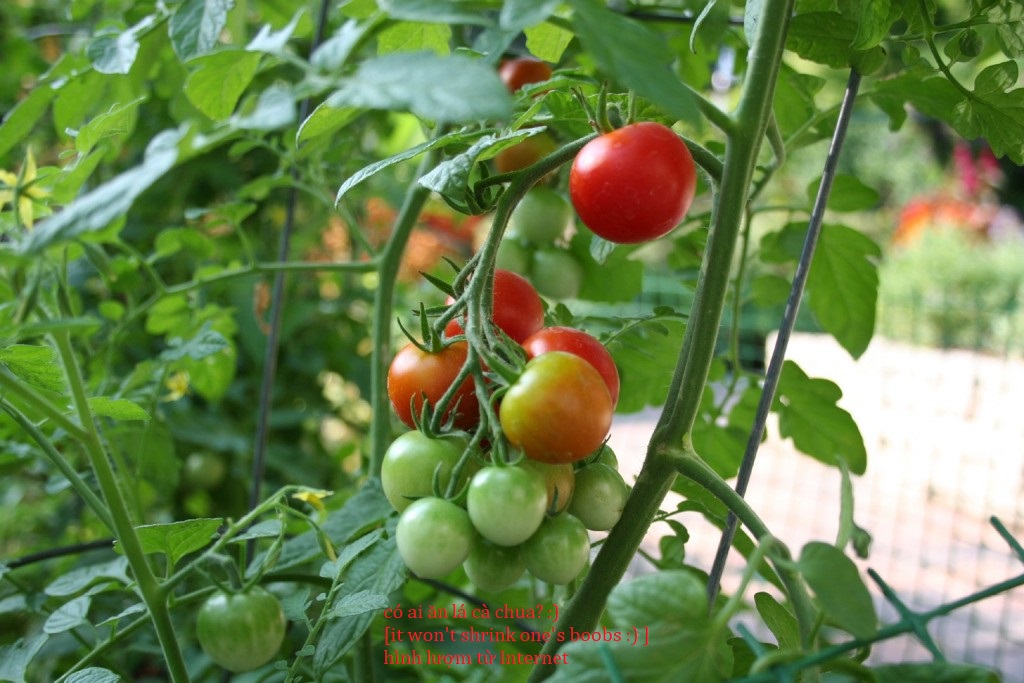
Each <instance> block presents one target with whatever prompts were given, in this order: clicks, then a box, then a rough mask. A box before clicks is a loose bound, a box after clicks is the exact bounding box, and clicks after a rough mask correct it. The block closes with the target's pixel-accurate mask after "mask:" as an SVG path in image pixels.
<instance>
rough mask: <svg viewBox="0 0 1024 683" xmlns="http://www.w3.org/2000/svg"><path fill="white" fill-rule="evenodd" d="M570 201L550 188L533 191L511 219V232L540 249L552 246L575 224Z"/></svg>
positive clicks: (533, 189) (509, 226)
mask: <svg viewBox="0 0 1024 683" xmlns="http://www.w3.org/2000/svg"><path fill="white" fill-rule="evenodd" d="M572 217H573V210H572V205H571V204H570V203H569V200H568V199H566V198H565V197H563V196H562V195H561V194H559V193H558V192H556V191H555V190H552V189H551V188H549V187H540V186H538V187H534V188H532V189H531V190H530V191H529V192H527V193H526V195H525V196H524V197H523V199H522V201H520V202H519V204H517V205H516V207H515V208H514V209H513V210H512V215H511V216H509V223H508V229H509V231H510V232H511V233H512V234H514V235H516V236H518V237H520V238H521V239H524V240H526V241H527V242H532V243H533V244H537V245H548V244H552V243H553V242H554V241H555V240H557V239H558V238H559V237H561V236H562V233H563V232H565V228H566V226H567V225H569V221H571V220H572Z"/></svg>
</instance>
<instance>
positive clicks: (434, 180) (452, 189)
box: [342, 128, 544, 199]
mask: <svg viewBox="0 0 1024 683" xmlns="http://www.w3.org/2000/svg"><path fill="white" fill-rule="evenodd" d="M543 131H544V128H527V129H524V130H517V131H512V132H508V133H502V134H500V135H485V136H484V137H482V138H479V139H477V140H476V141H475V142H473V144H472V145H470V147H469V149H467V150H466V151H465V152H462V153H461V154H457V155H455V156H453V157H452V158H450V159H446V160H444V161H442V162H441V163H439V164H438V165H437V166H435V167H434V168H433V169H432V170H431V171H430V172H429V173H427V174H426V175H424V176H423V177H422V178H420V179H419V184H420V185H422V186H423V187H426V188H428V189H430V190H433V191H434V192H437V193H438V194H442V195H447V196H449V197H453V198H455V199H461V198H462V194H463V192H464V191H465V188H466V185H467V183H468V182H469V177H470V175H471V174H472V172H473V165H474V164H475V163H476V162H477V160H478V159H479V160H484V159H489V158H491V157H493V156H494V155H496V154H497V153H498V152H500V151H501V150H503V149H506V148H508V147H512V146H513V145H515V144H517V143H518V142H520V141H522V140H525V139H526V138H528V137H531V136H533V135H537V134H539V133H541V132H543ZM449 142H450V141H449ZM427 145H429V146H430V147H436V146H437V145H436V144H434V143H426V144H425V145H421V146H419V147H413V148H412V149H410V150H408V151H407V152H403V153H401V154H398V155H396V156H394V157H391V159H399V160H404V159H402V157H403V156H405V155H407V154H409V152H412V151H413V150H417V151H416V154H419V153H420V151H422V150H425V149H428V148H429V147H428V146H427ZM421 148H422V149H421ZM413 156H415V155H413ZM385 161H388V160H385ZM378 163H384V162H378ZM375 166H376V164H371V166H368V167H367V168H366V169H363V171H360V173H363V172H365V171H366V170H367V169H369V168H373V169H374V172H375V173H376V172H377V171H378V170H380V169H379V168H375ZM357 175H358V174H357ZM342 187H344V186H342Z"/></svg>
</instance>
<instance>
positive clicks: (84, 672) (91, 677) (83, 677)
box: [64, 666, 121, 683]
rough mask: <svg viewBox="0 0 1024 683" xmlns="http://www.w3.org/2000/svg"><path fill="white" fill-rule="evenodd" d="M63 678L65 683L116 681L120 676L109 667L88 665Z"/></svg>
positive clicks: (106, 682)
mask: <svg viewBox="0 0 1024 683" xmlns="http://www.w3.org/2000/svg"><path fill="white" fill-rule="evenodd" d="M64 680H65V681H66V683H118V681H120V680H121V676H120V675H119V674H116V673H114V672H113V671H110V670H109V669H102V668H100V667H98V666H90V667H86V668H84V669H79V670H78V671H76V672H75V673H73V674H71V675H70V676H68V677H67V678H65V679H64Z"/></svg>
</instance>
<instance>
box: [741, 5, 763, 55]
mask: <svg viewBox="0 0 1024 683" xmlns="http://www.w3.org/2000/svg"><path fill="white" fill-rule="evenodd" d="M763 11H764V0H749V2H747V3H746V4H745V5H744V7H743V35H744V37H746V39H747V45H753V44H754V38H755V37H756V36H757V28H758V25H759V24H760V23H761V13H762V12H763Z"/></svg>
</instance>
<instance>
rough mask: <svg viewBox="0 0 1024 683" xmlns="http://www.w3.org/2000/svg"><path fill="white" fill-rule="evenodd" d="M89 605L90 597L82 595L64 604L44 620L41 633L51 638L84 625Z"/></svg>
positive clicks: (90, 602) (90, 603)
mask: <svg viewBox="0 0 1024 683" xmlns="http://www.w3.org/2000/svg"><path fill="white" fill-rule="evenodd" d="M91 605H92V597H91V596H88V595H82V596H79V597H77V598H75V599H73V600H69V601H68V602H65V603H64V604H63V605H61V606H60V607H58V608H57V609H55V610H54V611H53V612H52V613H51V614H50V616H49V617H47V618H46V622H45V623H44V624H43V633H48V634H50V635H51V636H52V635H56V634H58V633H65V632H66V631H70V630H71V629H73V628H77V627H78V626H81V625H83V624H85V623H86V621H87V619H86V617H87V615H88V614H89V607H90V606H91Z"/></svg>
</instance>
